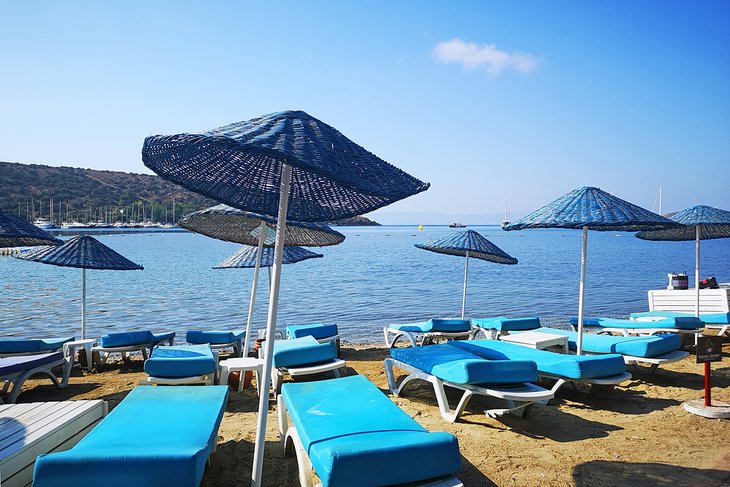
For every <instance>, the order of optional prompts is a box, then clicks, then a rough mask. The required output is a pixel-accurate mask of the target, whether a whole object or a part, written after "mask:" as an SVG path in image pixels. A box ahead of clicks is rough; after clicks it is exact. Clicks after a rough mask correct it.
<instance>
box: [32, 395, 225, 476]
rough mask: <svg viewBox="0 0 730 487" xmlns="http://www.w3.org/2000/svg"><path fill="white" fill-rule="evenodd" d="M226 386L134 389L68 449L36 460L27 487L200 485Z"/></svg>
mask: <svg viewBox="0 0 730 487" xmlns="http://www.w3.org/2000/svg"><path fill="white" fill-rule="evenodd" d="M227 399H228V386H208V387H195V386H177V387H147V386H143V387H136V388H134V389H133V390H132V391H131V392H130V393H129V394H128V395H127V397H126V398H124V400H123V401H122V402H121V403H119V405H117V407H115V408H114V409H113V410H112V412H110V413H109V415H107V416H106V417H105V418H104V419H103V420H102V421H101V422H100V423H99V424H98V425H97V426H96V427H95V428H94V429H93V430H91V432H90V433H89V434H88V435H86V436H85V437H84V438H83V439H82V440H81V441H80V442H79V443H78V444H77V445H76V446H74V447H73V448H72V449H70V450H67V451H63V452H57V453H49V454H45V455H41V456H39V457H38V459H37V460H36V463H35V468H34V473H33V485H34V486H35V487H57V486H61V485H63V486H66V485H104V486H105V487H129V486H130V485H134V486H140V487H141V486H157V485H169V486H173V485H174V486H176V487H177V486H180V487H188V486H189V487H193V486H197V485H199V484H200V480H201V479H202V477H203V471H204V470H205V463H206V460H207V458H208V456H209V455H210V453H211V451H212V449H213V447H214V446H215V443H216V439H217V437H218V427H219V426H220V423H221V419H222V418H223V413H224V411H225V407H226V401H227Z"/></svg>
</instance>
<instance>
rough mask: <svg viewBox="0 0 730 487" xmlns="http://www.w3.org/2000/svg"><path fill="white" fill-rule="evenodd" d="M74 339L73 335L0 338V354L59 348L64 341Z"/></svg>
mask: <svg viewBox="0 0 730 487" xmlns="http://www.w3.org/2000/svg"><path fill="white" fill-rule="evenodd" d="M73 340H75V338H74V337H66V338H44V339H37V338H15V339H13V338H11V339H7V340H0V354H5V353H36V352H43V351H49V352H52V351H54V350H59V349H60V348H61V347H63V344H64V343H66V342H71V341H73Z"/></svg>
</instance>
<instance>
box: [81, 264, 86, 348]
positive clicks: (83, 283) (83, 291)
mask: <svg viewBox="0 0 730 487" xmlns="http://www.w3.org/2000/svg"><path fill="white" fill-rule="evenodd" d="M85 338H86V269H85V268H83V267H82V268H81V339H82V340H83V339H85Z"/></svg>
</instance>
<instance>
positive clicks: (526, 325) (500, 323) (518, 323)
mask: <svg viewBox="0 0 730 487" xmlns="http://www.w3.org/2000/svg"><path fill="white" fill-rule="evenodd" d="M471 322H472V323H473V324H474V326H477V327H479V328H484V329H487V330H491V329H494V330H498V331H507V332H510V331H527V330H536V329H537V328H540V318H538V317H537V316H533V317H529V318H506V317H504V316H497V317H494V318H472V319H471Z"/></svg>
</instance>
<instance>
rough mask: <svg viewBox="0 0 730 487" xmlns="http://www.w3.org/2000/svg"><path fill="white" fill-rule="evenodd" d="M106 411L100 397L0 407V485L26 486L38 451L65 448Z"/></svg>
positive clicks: (76, 440)
mask: <svg viewBox="0 0 730 487" xmlns="http://www.w3.org/2000/svg"><path fill="white" fill-rule="evenodd" d="M106 414H107V403H106V401H102V400H100V399H93V400H82V401H50V402H26V403H21V404H5V405H2V406H0V485H2V486H3V487H15V486H27V485H30V484H31V482H33V466H34V465H35V460H36V457H37V456H38V455H39V454H41V453H49V452H52V451H63V450H68V449H69V448H71V447H72V446H74V445H75V444H76V443H78V442H79V440H80V439H81V438H83V437H84V436H86V433H88V432H89V431H90V430H91V428H93V427H94V425H95V424H96V423H98V422H99V421H100V420H101V418H103V417H104V416H105V415H106Z"/></svg>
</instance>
